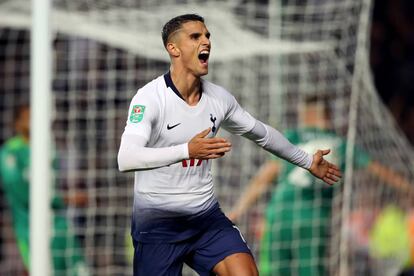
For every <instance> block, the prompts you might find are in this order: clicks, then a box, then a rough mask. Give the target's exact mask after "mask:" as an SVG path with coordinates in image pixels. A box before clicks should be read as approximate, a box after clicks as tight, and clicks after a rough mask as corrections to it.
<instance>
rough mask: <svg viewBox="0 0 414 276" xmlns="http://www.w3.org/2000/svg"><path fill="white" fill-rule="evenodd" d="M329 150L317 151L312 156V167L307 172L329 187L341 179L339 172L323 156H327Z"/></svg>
mask: <svg viewBox="0 0 414 276" xmlns="http://www.w3.org/2000/svg"><path fill="white" fill-rule="evenodd" d="M330 152H331V150H329V149H327V150H318V151H317V152H316V153H315V154H314V155H313V160H312V165H311V166H310V168H309V171H310V172H311V173H312V174H313V175H314V176H316V177H317V178H320V179H322V180H323V181H324V182H326V183H327V184H329V185H333V184H334V183H335V182H337V181H338V180H339V178H340V177H342V174H341V171H340V170H339V168H338V167H337V166H335V165H334V164H332V163H330V162H328V161H326V160H325V159H324V158H323V156H324V155H327V154H329V153H330Z"/></svg>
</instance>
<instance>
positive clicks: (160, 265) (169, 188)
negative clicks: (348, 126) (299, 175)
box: [118, 14, 341, 275]
mask: <svg viewBox="0 0 414 276" xmlns="http://www.w3.org/2000/svg"><path fill="white" fill-rule="evenodd" d="M162 39H163V42H164V46H165V48H166V50H167V52H168V54H169V56H170V59H171V67H170V71H169V72H167V73H166V74H165V75H163V76H159V77H158V78H156V79H155V80H153V81H151V82H150V83H148V84H147V85H145V86H144V87H142V88H141V89H139V90H138V92H137V94H136V95H135V96H134V98H133V99H132V101H131V104H130V107H129V111H128V120H127V123H126V127H125V130H124V133H123V135H122V140H121V145H120V149H119V153H118V163H119V169H120V170H121V171H136V172H135V187H134V208H133V217H132V231H131V232H132V238H133V242H134V248H135V254H134V275H181V270H182V267H183V264H184V263H186V264H188V265H189V266H190V267H192V268H193V269H194V270H196V271H197V272H198V273H199V274H200V275H210V274H211V273H214V274H218V275H257V274H258V272H257V268H256V265H255V262H254V259H253V257H252V254H251V252H250V250H249V248H248V247H247V245H246V243H245V241H244V239H243V237H242V236H241V235H240V232H239V231H238V229H237V228H236V227H235V226H234V225H233V223H232V222H231V221H230V220H229V219H228V218H227V217H226V216H225V215H224V214H223V212H222V211H221V210H220V206H219V203H218V201H217V199H216V198H215V196H214V193H213V181H212V176H211V171H210V168H211V162H212V161H211V159H215V158H220V157H222V156H223V155H225V153H227V152H229V151H230V149H231V143H230V142H229V141H228V140H226V139H224V138H220V137H216V134H217V132H218V130H219V128H220V127H223V128H224V129H226V130H228V131H229V132H231V133H233V134H237V135H243V136H244V137H246V138H248V139H250V140H252V141H254V142H256V143H257V144H258V145H259V146H261V147H263V148H264V149H265V150H267V151H269V152H271V153H273V154H275V155H277V156H279V157H281V158H283V159H285V160H287V161H289V162H291V163H293V164H295V165H297V166H300V167H302V168H305V169H307V170H309V171H310V172H311V173H312V174H313V175H315V176H316V177H318V178H321V179H323V180H324V181H325V182H327V183H328V184H333V183H334V182H336V181H337V180H338V177H340V175H341V174H340V171H339V169H338V168H337V167H336V166H335V165H333V164H331V163H329V162H327V161H326V160H325V159H324V158H323V156H324V155H326V154H328V153H329V150H318V151H317V152H316V153H315V154H314V155H313V156H312V155H309V154H308V153H306V152H304V151H302V150H301V149H299V148H298V147H296V146H294V145H292V144H291V143H290V142H289V141H288V140H287V139H286V138H284V136H283V135H281V134H280V133H279V132H278V131H277V130H275V129H273V128H271V127H269V126H268V125H265V124H263V123H262V122H260V121H258V120H256V119H255V118H253V117H252V116H251V115H250V114H249V113H247V112H246V111H245V110H243V109H242V108H241V107H240V106H239V104H238V103H237V101H236V99H235V98H234V97H233V96H232V95H231V94H230V93H229V92H227V91H226V90H225V89H224V88H222V87H220V86H217V85H215V84H213V83H211V82H208V81H206V80H204V79H201V77H202V76H204V75H206V74H207V73H208V60H209V55H210V50H211V43H210V32H209V31H208V29H207V27H206V26H205V24H204V19H203V18H202V17H200V16H198V15H195V14H186V15H181V16H178V17H175V18H173V19H171V20H170V21H168V22H167V23H166V24H165V26H164V27H163V30H162Z"/></svg>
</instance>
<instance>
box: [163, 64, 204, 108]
mask: <svg viewBox="0 0 414 276" xmlns="http://www.w3.org/2000/svg"><path fill="white" fill-rule="evenodd" d="M170 72H171V80H172V81H173V83H174V85H175V87H177V89H178V91H179V92H180V94H181V96H182V97H183V99H184V100H185V101H186V102H187V103H188V104H189V105H196V104H197V103H198V101H199V100H200V95H201V91H200V84H201V80H200V77H199V76H194V74H192V73H190V72H188V71H185V70H180V69H177V68H175V67H174V66H171V68H170Z"/></svg>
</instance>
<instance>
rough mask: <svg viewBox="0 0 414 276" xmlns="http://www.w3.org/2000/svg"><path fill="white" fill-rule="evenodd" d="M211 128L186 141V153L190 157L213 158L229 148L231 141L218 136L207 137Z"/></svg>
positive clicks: (221, 154)
mask: <svg viewBox="0 0 414 276" xmlns="http://www.w3.org/2000/svg"><path fill="white" fill-rule="evenodd" d="M210 131H211V128H207V129H205V130H203V131H202V132H200V133H198V134H197V135H196V136H194V137H193V138H192V139H191V140H190V141H189V142H188V153H189V156H190V158H192V159H215V158H219V157H222V156H223V155H224V154H225V153H226V152H229V151H230V150H231V143H230V142H229V141H228V140H226V139H224V138H220V137H214V138H208V137H207V135H208V134H209V133H210Z"/></svg>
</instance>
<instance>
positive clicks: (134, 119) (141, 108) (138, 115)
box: [129, 105, 145, 124]
mask: <svg viewBox="0 0 414 276" xmlns="http://www.w3.org/2000/svg"><path fill="white" fill-rule="evenodd" d="M144 112H145V105H134V106H133V107H132V110H131V114H130V115H129V121H130V122H131V123H134V124H136V123H139V122H141V121H142V119H143V118H144Z"/></svg>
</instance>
